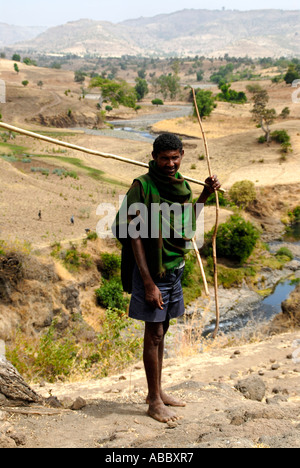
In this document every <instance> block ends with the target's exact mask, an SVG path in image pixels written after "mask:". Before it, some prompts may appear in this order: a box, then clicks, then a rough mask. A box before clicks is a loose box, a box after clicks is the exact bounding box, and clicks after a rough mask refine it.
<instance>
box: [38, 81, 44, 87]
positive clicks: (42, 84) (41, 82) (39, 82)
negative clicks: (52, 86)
mask: <svg viewBox="0 0 300 468" xmlns="http://www.w3.org/2000/svg"><path fill="white" fill-rule="evenodd" d="M37 85H38V87H39V88H40V89H42V87H43V86H44V83H43V81H41V80H40V81H38V82H37Z"/></svg>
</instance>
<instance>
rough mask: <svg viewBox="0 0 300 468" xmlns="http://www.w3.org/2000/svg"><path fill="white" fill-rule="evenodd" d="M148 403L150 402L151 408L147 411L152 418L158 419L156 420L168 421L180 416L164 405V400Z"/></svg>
mask: <svg viewBox="0 0 300 468" xmlns="http://www.w3.org/2000/svg"><path fill="white" fill-rule="evenodd" d="M147 403H149V409H148V411H147V413H148V415H149V416H151V418H153V419H156V421H159V422H162V423H168V422H171V421H176V420H177V419H178V416H177V415H176V414H175V413H174V412H173V411H171V410H169V409H168V408H167V407H166V406H165V405H164V403H163V401H162V400H157V401H155V402H152V403H151V402H147Z"/></svg>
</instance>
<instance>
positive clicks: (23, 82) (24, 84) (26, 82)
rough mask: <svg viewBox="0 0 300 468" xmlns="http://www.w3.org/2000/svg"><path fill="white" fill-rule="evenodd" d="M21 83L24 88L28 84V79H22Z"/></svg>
mask: <svg viewBox="0 0 300 468" xmlns="http://www.w3.org/2000/svg"><path fill="white" fill-rule="evenodd" d="M22 85H23V86H24V88H26V86H28V85H29V81H28V80H24V81H22Z"/></svg>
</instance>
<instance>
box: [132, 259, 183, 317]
mask: <svg viewBox="0 0 300 468" xmlns="http://www.w3.org/2000/svg"><path fill="white" fill-rule="evenodd" d="M183 272H184V267H183V268H180V269H177V270H174V271H173V272H168V273H167V274H166V275H165V276H164V277H163V278H162V279H159V280H157V281H155V284H156V286H157V287H158V288H159V290H160V291H161V294H162V298H163V301H164V304H163V310H161V309H158V308H157V309H153V308H152V307H151V306H150V305H149V304H147V302H146V301H145V288H144V283H143V280H142V277H141V275H140V272H139V269H138V267H137V265H135V268H134V272H133V281H132V296H131V301H130V306H129V317H131V318H133V319H136V320H143V321H144V322H165V321H166V320H170V319H173V318H178V317H181V316H182V315H183V314H184V310H185V308H184V301H183V292H182V286H181V278H182V275H183Z"/></svg>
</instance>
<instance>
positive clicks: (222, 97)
mask: <svg viewBox="0 0 300 468" xmlns="http://www.w3.org/2000/svg"><path fill="white" fill-rule="evenodd" d="M230 88H231V84H229V83H223V84H219V89H220V90H221V91H222V92H221V93H219V94H218V95H217V99H218V100H219V101H225V102H235V103H237V104H245V103H246V102H247V96H246V94H245V93H243V91H240V92H237V91H235V90H234V89H230Z"/></svg>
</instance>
